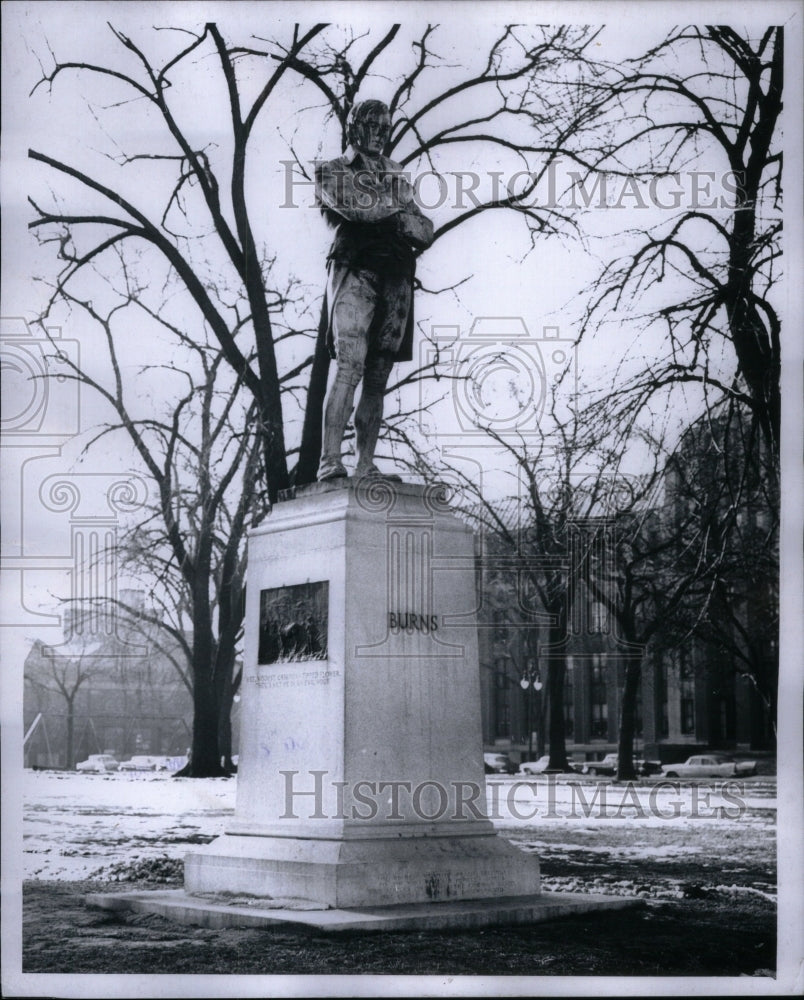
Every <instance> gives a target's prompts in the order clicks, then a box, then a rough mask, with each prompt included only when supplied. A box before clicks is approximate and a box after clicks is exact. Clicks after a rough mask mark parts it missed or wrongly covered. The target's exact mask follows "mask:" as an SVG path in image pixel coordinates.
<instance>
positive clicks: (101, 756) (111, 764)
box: [75, 753, 120, 774]
mask: <svg viewBox="0 0 804 1000" xmlns="http://www.w3.org/2000/svg"><path fill="white" fill-rule="evenodd" d="M118 767H120V765H119V763H118V762H117V761H116V760H115V759H114V757H112V755H111V754H109V753H91V754H90V755H89V757H87V759H86V760H82V761H80V762H79V763H78V764H76V765H75V769H76V771H95V772H96V773H100V774H105V773H106V772H107V771H116V770H117V769H118Z"/></svg>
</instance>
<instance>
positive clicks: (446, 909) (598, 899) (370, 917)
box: [85, 889, 644, 933]
mask: <svg viewBox="0 0 804 1000" xmlns="http://www.w3.org/2000/svg"><path fill="white" fill-rule="evenodd" d="M85 901H86V903H87V905H88V906H93V907H98V908H100V909H104V910H116V911H118V912H130V913H156V914H158V915H159V916H162V917H166V918H168V919H169V920H175V921H176V922H177V923H180V924H187V925H193V926H199V927H210V928H215V929H220V928H227V927H258V928H259V927H263V928H268V927H278V926H282V925H288V924H291V925H296V926H298V927H303V928H306V929H308V930H311V931H321V932H331V933H337V932H339V931H420V930H453V929H457V930H460V929H462V928H472V927H490V926H495V925H499V924H534V923H541V922H543V921H546V920H556V919H558V918H560V917H570V916H576V915H581V914H586V913H594V912H597V911H599V910H625V909H632V908H635V907H639V906H644V900H642V899H635V898H633V897H627V896H602V895H592V894H588V895H587V894H585V893H584V894H580V893H569V892H542V893H539V894H538V895H532V896H501V897H497V898H494V899H474V900H458V901H454V902H441V903H403V904H399V905H395V906H362V907H359V908H355V909H348V910H347V909H321V908H318V909H311V908H310V907H316V906H317V905H319V904H315V903H311V902H310V901H309V900H302V899H284V900H278V899H277V900H266V899H260V898H257V897H251V898H248V897H245V896H242V895H241V896H238V895H234V894H226V893H208V894H206V895H205V898H199V897H198V896H191V895H189V893H187V892H185V891H184V890H183V889H168V890H158V891H154V892H150V891H149V892H116V893H90V894H88V895H87V896H86V897H85Z"/></svg>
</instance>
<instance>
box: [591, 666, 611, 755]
mask: <svg viewBox="0 0 804 1000" xmlns="http://www.w3.org/2000/svg"><path fill="white" fill-rule="evenodd" d="M590 682H591V683H590V686H589V694H590V702H591V704H590V708H591V712H590V715H591V726H590V733H589V735H590V736H591V738H592V739H593V740H595V739H597V740H605V739H608V735H609V700H608V693H607V691H606V672H605V669H604V665H603V657H602V656H600V654H598V653H595V655H594V656H593V657H592V671H591V677H590Z"/></svg>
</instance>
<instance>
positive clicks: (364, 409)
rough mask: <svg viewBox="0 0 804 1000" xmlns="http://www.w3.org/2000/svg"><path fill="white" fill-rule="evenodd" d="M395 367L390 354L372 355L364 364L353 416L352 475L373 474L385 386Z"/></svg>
mask: <svg viewBox="0 0 804 1000" xmlns="http://www.w3.org/2000/svg"><path fill="white" fill-rule="evenodd" d="M393 366H394V359H393V356H392V355H390V354H373V355H370V356H369V358H368V360H367V361H366V370H365V374H364V375H363V388H362V390H361V392H360V402H359V403H358V404H357V412H356V413H355V439H356V447H357V468H356V469H355V475H357V476H365V475H366V474H367V473H371V472H374V471H375V466H374V452H375V450H376V448H377V438H378V437H379V435H380V425H381V424H382V411H383V402H384V400H385V387H386V386H387V385H388V378H389V376H390V374H391V369H392V368H393Z"/></svg>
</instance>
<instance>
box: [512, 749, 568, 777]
mask: <svg viewBox="0 0 804 1000" xmlns="http://www.w3.org/2000/svg"><path fill="white" fill-rule="evenodd" d="M567 763H568V764H569V766H570V770H571V771H576V772H580V770H581V765H580V764H579V763H578V762H577V761H574V760H570V761H568V762H567ZM549 767H550V754H545V755H544V756H543V757H540V758H539V759H538V760H526V761H524V762H523V763H522V764H520V765H519V773H520V774H544V773H545V772H546V771H548V770H549Z"/></svg>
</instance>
